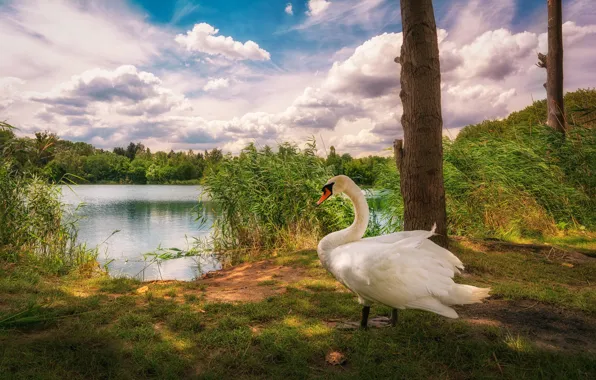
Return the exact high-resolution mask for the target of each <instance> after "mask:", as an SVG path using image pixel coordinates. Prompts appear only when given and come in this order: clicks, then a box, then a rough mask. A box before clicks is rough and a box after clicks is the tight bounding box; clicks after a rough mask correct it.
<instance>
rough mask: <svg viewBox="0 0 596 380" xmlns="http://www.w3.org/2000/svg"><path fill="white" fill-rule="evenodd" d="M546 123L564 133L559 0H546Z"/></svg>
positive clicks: (561, 37) (561, 38)
mask: <svg viewBox="0 0 596 380" xmlns="http://www.w3.org/2000/svg"><path fill="white" fill-rule="evenodd" d="M546 101H547V104H548V106H547V109H548V119H547V124H548V125H549V126H550V127H551V128H554V129H556V130H557V131H559V132H561V133H563V134H564V133H565V109H564V108H563V14H562V10H561V0H548V53H547V54H546Z"/></svg>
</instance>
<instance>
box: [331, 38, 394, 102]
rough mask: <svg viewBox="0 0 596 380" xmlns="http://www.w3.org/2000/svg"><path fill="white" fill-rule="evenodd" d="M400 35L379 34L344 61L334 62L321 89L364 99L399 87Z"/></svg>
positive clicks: (384, 93)
mask: <svg viewBox="0 0 596 380" xmlns="http://www.w3.org/2000/svg"><path fill="white" fill-rule="evenodd" d="M401 44H402V34H401V33H383V34H382V35H380V36H376V37H373V38H371V39H370V40H368V41H366V42H364V43H363V44H362V45H360V46H358V47H357V48H356V50H355V51H354V54H352V55H351V56H350V57H349V58H348V59H346V60H345V61H343V62H335V63H334V64H333V66H332V67H331V70H329V74H328V76H327V79H326V81H325V84H324V85H325V87H326V88H328V89H329V90H331V91H334V92H347V93H350V94H354V95H358V96H362V97H365V98H374V97H378V96H382V95H386V94H387V93H389V92H390V91H392V90H395V89H396V88H397V86H398V85H399V66H398V65H396V64H395V62H394V58H395V57H396V56H398V55H399V49H400V47H401Z"/></svg>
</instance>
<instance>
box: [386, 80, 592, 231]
mask: <svg viewBox="0 0 596 380" xmlns="http://www.w3.org/2000/svg"><path fill="white" fill-rule="evenodd" d="M565 101H566V106H567V108H568V110H567V111H568V116H569V120H568V122H569V124H570V125H569V129H568V133H567V136H566V137H565V138H563V136H562V135H561V134H559V133H558V132H556V131H554V130H553V129H552V128H549V127H548V126H546V125H544V124H543V123H544V121H545V120H546V103H545V101H544V100H543V101H537V102H535V103H534V104H533V105H531V106H529V107H527V108H525V109H523V110H521V111H519V112H514V113H512V114H511V115H510V116H509V117H507V118H505V119H503V120H493V121H484V122H482V123H479V124H476V125H470V126H467V127H465V128H464V129H463V130H462V131H461V132H460V133H459V135H458V136H457V138H456V139H455V140H454V141H451V140H448V139H445V140H444V145H443V147H444V176H445V191H446V196H447V216H448V219H449V221H448V222H449V224H448V226H449V233H450V234H452V235H460V236H476V237H482V238H487V237H488V238H498V239H505V240H513V241H523V240H548V239H552V238H553V237H555V236H560V235H562V234H566V233H569V232H571V233H573V234H580V235H581V234H582V233H583V232H584V231H587V230H592V231H593V230H594V228H595V226H596V214H595V213H594V210H596V193H594V189H596V182H595V179H596V173H594V169H595V168H596V161H595V160H596V128H594V127H595V124H596V120H595V118H596V113H595V110H596V90H579V91H576V92H572V93H568V94H566V96H565ZM377 185H378V186H379V187H382V188H386V189H389V190H390V192H389V193H388V195H387V204H388V207H389V210H390V214H391V215H394V216H395V218H394V221H393V223H392V225H391V226H390V228H388V231H389V232H391V231H393V230H398V229H399V228H400V227H401V221H400V219H399V216H400V215H402V212H403V201H402V199H401V195H400V193H399V174H398V173H397V170H396V169H395V163H393V162H390V163H389V164H388V166H387V168H386V172H385V173H383V174H382V175H381V178H380V180H379V181H378V183H377Z"/></svg>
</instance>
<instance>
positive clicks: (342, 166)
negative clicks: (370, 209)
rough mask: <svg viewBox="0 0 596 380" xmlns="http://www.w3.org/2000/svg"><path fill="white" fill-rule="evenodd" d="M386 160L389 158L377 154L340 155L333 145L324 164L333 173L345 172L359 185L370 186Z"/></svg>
mask: <svg viewBox="0 0 596 380" xmlns="http://www.w3.org/2000/svg"><path fill="white" fill-rule="evenodd" d="M388 160H389V158H386V157H379V156H368V157H363V158H352V156H350V154H348V153H344V154H343V155H341V156H340V155H339V154H338V153H337V152H336V150H335V147H334V146H331V147H330V148H329V155H328V156H327V160H325V164H326V165H327V166H329V167H330V169H331V171H332V173H333V174H334V175H339V174H345V175H347V176H348V177H350V178H352V179H353V180H354V182H356V183H357V184H359V185H360V186H372V185H374V183H375V181H376V180H377V177H378V176H379V171H382V170H383V169H382V167H383V166H384V165H385V164H386V163H387V162H388Z"/></svg>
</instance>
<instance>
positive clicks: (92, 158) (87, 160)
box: [0, 128, 223, 184]
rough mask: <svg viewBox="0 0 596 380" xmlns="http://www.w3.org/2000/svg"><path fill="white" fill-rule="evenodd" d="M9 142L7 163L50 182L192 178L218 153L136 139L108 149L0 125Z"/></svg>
mask: <svg viewBox="0 0 596 380" xmlns="http://www.w3.org/2000/svg"><path fill="white" fill-rule="evenodd" d="M8 143H10V145H11V146H12V147H13V148H14V149H13V152H12V163H11V165H12V167H13V168H14V169H15V170H17V171H19V172H21V173H25V172H26V173H34V174H39V175H41V176H42V177H43V178H47V179H48V180H49V181H51V182H54V183H62V182H69V183H138V184H145V183H198V182H199V181H200V180H201V179H202V178H203V175H204V173H205V172H206V171H207V170H216V169H217V165H218V164H219V162H220V161H221V160H222V158H223V154H222V151H221V150H220V149H213V150H211V151H205V153H204V154H203V153H196V154H195V153H194V152H193V151H192V150H189V151H188V152H174V151H170V152H169V153H166V152H156V153H154V154H152V153H151V151H150V150H149V149H148V148H146V147H145V146H144V145H143V144H142V143H132V142H131V143H130V144H129V145H128V147H127V148H122V147H116V148H114V150H113V152H108V151H104V150H102V149H96V148H94V147H93V146H92V145H90V144H87V143H83V142H72V141H67V140H60V139H59V138H58V136H56V135H55V134H51V133H48V132H38V133H36V134H35V138H28V137H17V136H15V134H14V133H13V132H12V130H8V129H6V128H5V129H3V130H2V131H0V147H1V146H3V145H5V144H8Z"/></svg>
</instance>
